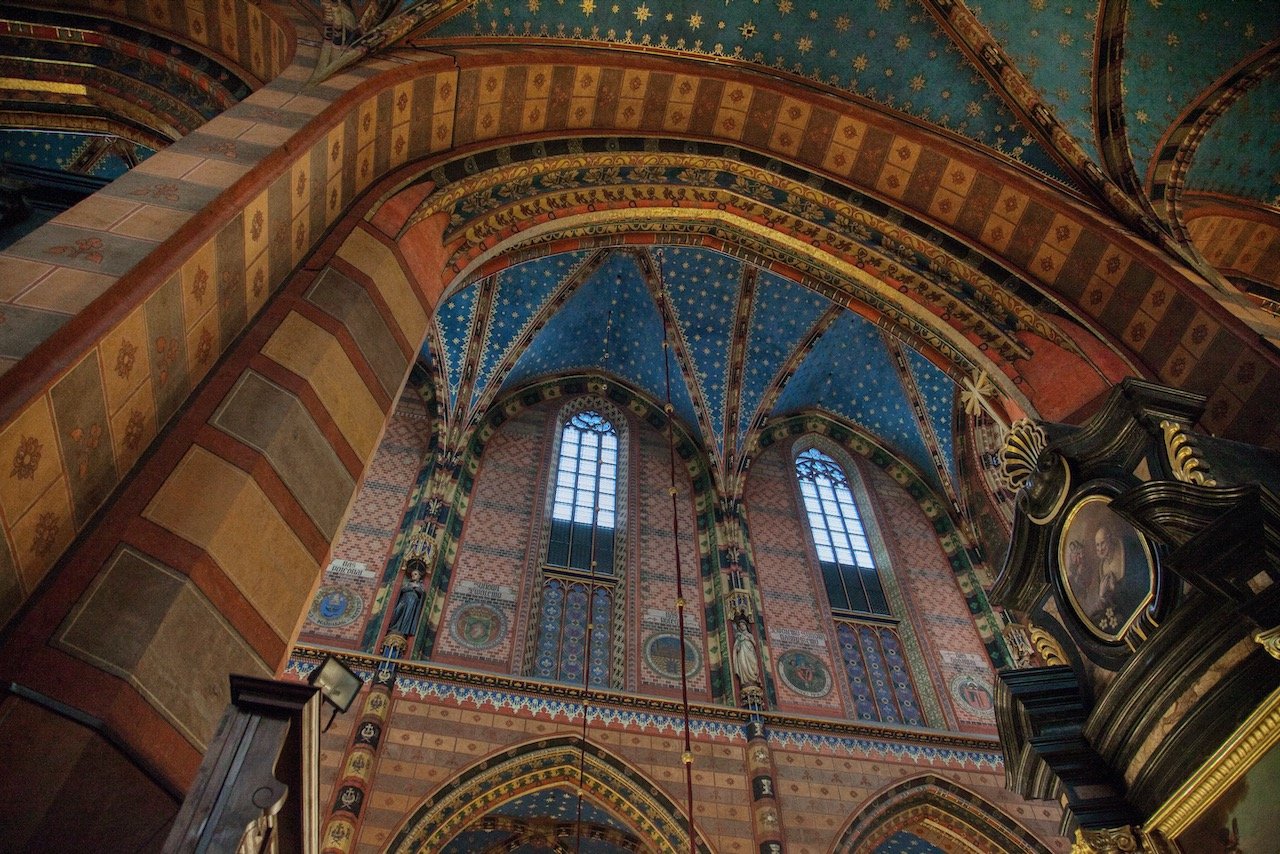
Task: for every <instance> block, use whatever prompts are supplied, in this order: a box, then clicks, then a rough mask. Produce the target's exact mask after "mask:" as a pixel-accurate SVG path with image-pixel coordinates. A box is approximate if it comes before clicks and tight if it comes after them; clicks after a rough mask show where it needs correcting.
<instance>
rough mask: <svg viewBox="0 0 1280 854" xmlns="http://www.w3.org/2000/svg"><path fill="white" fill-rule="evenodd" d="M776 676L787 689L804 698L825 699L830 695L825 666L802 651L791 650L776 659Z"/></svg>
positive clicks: (811, 654)
mask: <svg viewBox="0 0 1280 854" xmlns="http://www.w3.org/2000/svg"><path fill="white" fill-rule="evenodd" d="M778 675H779V676H781V677H782V681H783V682H784V683H785V684H786V686H787V687H788V688H790V689H791V690H792V691H795V692H796V693H797V694H801V695H803V696H805V697H825V696H827V694H829V693H831V674H830V673H829V672H828V671H827V665H825V664H823V663H822V659H820V658H818V656H816V655H814V654H813V653H811V652H806V651H804V650H803V649H793V650H790V651H788V652H784V653H783V654H782V655H781V656H779V657H778Z"/></svg>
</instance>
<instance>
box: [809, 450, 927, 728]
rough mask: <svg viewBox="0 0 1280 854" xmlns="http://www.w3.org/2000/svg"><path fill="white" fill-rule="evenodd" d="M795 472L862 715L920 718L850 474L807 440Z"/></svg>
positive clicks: (901, 720) (916, 721)
mask: <svg viewBox="0 0 1280 854" xmlns="http://www.w3.org/2000/svg"><path fill="white" fill-rule="evenodd" d="M795 474H796V480H797V481H798V483H799V486H800V496H801V501H802V503H803V505H804V514H805V518H806V520H807V522H808V529H809V534H810V537H811V540H812V543H813V547H814V553H815V554H816V555H817V558H818V568H819V571H820V574H821V577H822V584H823V587H824V589H825V590H826V594H827V604H828V605H829V607H830V609H831V615H832V617H833V618H834V620H835V634H836V641H837V644H838V646H839V652H840V665H841V666H842V667H843V670H844V677H845V679H846V681H847V684H848V686H849V692H850V695H851V697H852V700H853V705H854V714H855V715H856V716H857V717H858V719H859V720H867V721H879V722H882V723H892V724H907V725H910V726H924V725H925V718H924V714H923V712H922V711H921V708H920V700H919V697H918V696H917V693H916V687H915V681H914V679H913V678H912V675H911V670H910V667H909V665H908V663H907V657H906V655H905V654H904V651H903V644H902V638H901V637H900V635H899V633H898V628H897V625H896V624H895V623H896V621H895V619H894V616H895V615H894V613H893V609H891V607H890V603H889V600H888V597H886V595H885V587H884V584H883V582H882V580H881V578H880V570H879V568H878V567H877V564H876V558H875V556H874V552H875V551H876V550H875V549H873V546H872V542H871V537H870V535H869V533H868V531H867V526H866V525H864V524H863V511H861V510H859V507H858V503H857V501H856V500H855V499H854V496H853V490H852V488H851V484H850V481H849V476H848V474H847V473H846V471H845V469H844V467H843V466H841V465H840V464H839V463H838V462H836V460H835V459H833V458H832V457H831V456H829V455H827V454H825V453H823V452H822V451H821V450H819V449H818V448H816V447H814V446H812V445H810V446H808V447H805V448H804V449H803V450H801V451H800V452H799V453H797V454H796V456H795Z"/></svg>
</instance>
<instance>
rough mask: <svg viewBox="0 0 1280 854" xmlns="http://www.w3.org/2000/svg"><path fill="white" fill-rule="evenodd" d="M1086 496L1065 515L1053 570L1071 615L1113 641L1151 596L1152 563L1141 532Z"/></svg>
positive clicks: (1099, 500)
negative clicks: (1056, 561)
mask: <svg viewBox="0 0 1280 854" xmlns="http://www.w3.org/2000/svg"><path fill="white" fill-rule="evenodd" d="M1109 504H1110V499H1108V498H1107V497H1106V496H1103V495H1090V496H1088V497H1086V498H1084V499H1082V500H1081V501H1080V502H1079V503H1077V504H1076V506H1075V507H1073V508H1072V510H1071V512H1070V513H1069V514H1068V516H1067V521H1066V523H1065V524H1064V525H1063V528H1062V536H1061V538H1060V539H1059V541H1058V571H1059V573H1061V581H1062V587H1063V589H1064V590H1065V591H1066V594H1067V598H1068V599H1069V601H1070V603H1071V606H1072V608H1073V610H1074V611H1075V613H1076V616H1077V617H1079V619H1080V620H1081V622H1083V623H1084V624H1085V626H1086V627H1087V628H1088V629H1089V630H1090V631H1091V632H1093V634H1095V635H1097V636H1098V637H1100V638H1102V639H1104V640H1108V641H1115V640H1118V639H1119V638H1120V637H1121V636H1122V635H1123V634H1124V633H1125V631H1126V630H1127V629H1128V627H1129V626H1130V625H1131V624H1132V622H1133V620H1134V619H1135V618H1136V617H1137V616H1138V615H1139V613H1140V612H1141V610H1142V608H1143V607H1144V606H1145V605H1146V604H1147V602H1148V601H1150V599H1151V595H1152V591H1153V589H1154V586H1155V584H1154V582H1155V562H1154V560H1153V558H1152V556H1151V552H1150V550H1149V549H1148V547H1147V545H1146V543H1145V542H1144V541H1143V539H1142V536H1141V535H1140V534H1139V533H1138V532H1137V531H1136V530H1135V529H1134V528H1133V526H1132V525H1130V524H1129V523H1128V522H1126V521H1125V520H1124V519H1122V518H1121V517H1120V516H1119V515H1117V514H1116V513H1115V512H1114V511H1113V510H1111V508H1110V507H1109V506H1108V505H1109Z"/></svg>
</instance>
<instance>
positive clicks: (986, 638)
mask: <svg viewBox="0 0 1280 854" xmlns="http://www.w3.org/2000/svg"><path fill="white" fill-rule="evenodd" d="M806 434H808V435H810V436H811V437H812V436H819V437H826V438H827V439H829V440H830V442H831V444H830V445H828V446H826V447H828V448H837V449H839V450H840V451H841V452H842V453H847V454H850V455H854V456H860V457H864V458H866V459H867V460H868V461H869V462H871V463H872V464H874V465H876V466H878V467H880V468H881V469H884V471H885V473H887V474H888V475H889V476H890V477H892V478H893V479H894V480H895V481H897V482H898V483H899V484H900V485H901V486H902V488H903V489H904V490H905V491H906V493H907V494H908V495H910V496H911V498H912V499H913V500H914V501H915V502H916V504H918V505H919V507H920V510H921V512H923V513H924V515H925V517H926V518H927V519H928V520H929V521H930V522H931V523H932V524H933V528H934V531H935V532H936V533H937V535H938V544H939V545H940V546H942V551H943V553H944V554H945V555H946V557H947V560H948V562H949V563H950V564H951V570H952V571H953V572H955V573H956V575H957V576H961V577H962V579H964V580H963V581H962V583H961V585H960V589H961V592H962V593H963V594H964V597H965V601H966V602H967V603H968V605H969V610H970V613H972V614H991V613H992V611H991V605H990V603H989V602H988V601H987V597H986V594H985V593H984V592H983V585H982V583H981V580H980V579H981V576H982V575H990V572H991V571H990V569H989V568H988V567H987V566H986V565H985V564H984V563H983V562H981V560H980V559H978V558H977V556H976V554H975V552H974V550H973V544H972V543H971V542H970V541H969V538H968V536H967V535H966V534H965V532H964V529H963V528H962V527H961V526H960V524H959V521H958V520H957V519H956V518H954V517H953V516H952V514H951V511H950V510H949V509H948V507H947V502H946V501H945V500H944V499H943V498H941V497H939V496H938V494H937V493H936V492H935V491H934V489H933V487H931V486H930V485H929V484H928V482H926V481H925V480H924V478H923V477H922V476H921V474H920V472H919V471H918V470H916V468H915V467H914V466H912V465H911V463H909V462H907V461H906V460H904V459H902V458H901V457H900V456H898V455H897V454H896V453H894V452H893V451H892V450H890V449H889V448H887V447H885V446H884V445H883V444H882V443H881V442H880V441H879V440H878V439H877V438H876V437H875V436H873V435H871V434H870V433H868V432H866V431H864V430H863V429H861V428H860V427H858V426H857V425H854V424H851V423H849V422H847V421H843V420H837V419H836V418H833V417H832V416H830V415H827V414H825V413H821V412H801V413H798V414H795V415H790V416H787V417H785V418H780V419H778V420H777V421H770V422H769V424H768V426H767V427H766V428H765V429H764V430H763V431H762V432H761V433H760V434H759V435H758V436H756V437H753V441H752V445H751V447H750V448H749V449H748V452H749V453H750V454H751V456H756V455H758V454H759V453H760V452H761V451H763V450H764V449H765V448H767V447H769V446H770V445H772V444H774V443H775V442H781V441H788V440H790V439H793V438H798V437H800V436H802V435H806ZM837 459H839V457H837ZM974 625H975V627H976V628H977V629H978V634H979V636H980V637H981V638H982V643H983V645H984V646H985V647H986V649H987V655H988V657H989V658H990V659H991V663H992V665H993V666H994V667H996V668H997V669H999V668H1001V667H1008V666H1010V663H1011V659H1010V658H1009V651H1008V649H1006V647H1005V644H1004V640H1003V638H1001V637H1000V635H998V634H997V633H995V632H993V631H992V630H991V626H992V625H994V622H993V621H992V620H981V619H980V620H975V623H974Z"/></svg>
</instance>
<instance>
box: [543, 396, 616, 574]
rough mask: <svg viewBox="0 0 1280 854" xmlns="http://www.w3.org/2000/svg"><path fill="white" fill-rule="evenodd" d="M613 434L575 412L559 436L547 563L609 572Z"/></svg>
mask: <svg viewBox="0 0 1280 854" xmlns="http://www.w3.org/2000/svg"><path fill="white" fill-rule="evenodd" d="M617 496H618V431H617V430H616V429H614V426H613V425H612V424H610V423H609V422H608V421H607V420H605V418H604V416H602V415H601V414H600V413H598V412H592V411H587V412H579V413H578V414H577V415H575V416H573V417H572V418H570V419H569V421H568V423H566V424H565V425H564V430H563V431H562V432H561V434H560V454H559V459H558V461H557V465H556V492H555V499H554V500H553V502H552V510H551V543H550V545H549V547H548V549H547V564H548V565H550V566H562V567H567V568H572V569H581V570H587V571H590V569H591V561H592V560H593V559H594V560H595V562H596V568H597V569H598V570H600V569H603V570H604V571H605V572H607V573H610V574H612V572H613V530H614V525H615V522H616V520H617V512H616V511H617V500H618V499H617Z"/></svg>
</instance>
